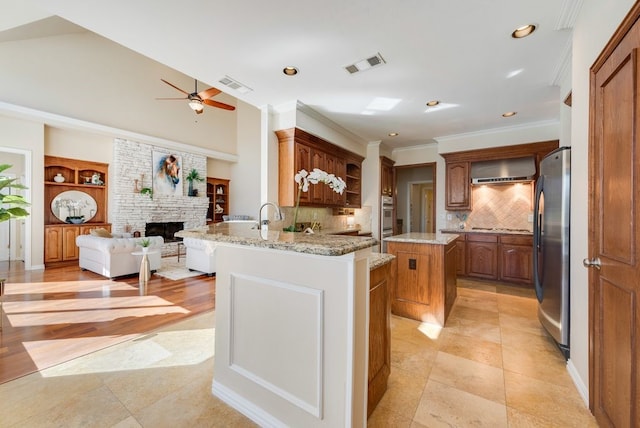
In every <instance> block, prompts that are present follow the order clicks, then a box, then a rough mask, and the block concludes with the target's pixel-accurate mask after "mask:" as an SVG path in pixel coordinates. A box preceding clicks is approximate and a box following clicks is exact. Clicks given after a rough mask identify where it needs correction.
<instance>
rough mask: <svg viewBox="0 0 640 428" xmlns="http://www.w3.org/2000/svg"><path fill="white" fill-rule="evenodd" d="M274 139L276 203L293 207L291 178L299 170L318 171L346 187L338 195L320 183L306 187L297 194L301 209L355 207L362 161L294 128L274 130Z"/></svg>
mask: <svg viewBox="0 0 640 428" xmlns="http://www.w3.org/2000/svg"><path fill="white" fill-rule="evenodd" d="M276 135H277V136H278V156H279V158H278V159H279V176H278V187H279V192H278V203H279V204H280V205H281V206H285V207H287V206H288V207H291V206H295V205H296V198H297V196H298V183H296V182H295V179H294V177H295V175H296V174H297V173H298V171H300V170H301V169H305V170H307V171H312V170H313V169H314V168H319V169H321V170H323V171H326V172H328V173H329V174H334V175H335V176H336V177H340V178H342V179H343V180H344V181H345V182H346V183H347V187H346V190H345V191H344V193H343V194H338V193H336V192H334V191H333V190H331V189H330V188H329V187H328V186H326V185H323V184H316V185H311V186H309V191H307V192H302V193H301V194H300V205H301V206H313V207H350V208H359V207H360V204H361V201H362V194H361V188H362V186H361V180H362V161H363V160H364V158H363V157H362V156H359V155H357V154H355V153H351V152H349V151H347V150H345V149H343V148H341V147H338V146H336V145H334V144H331V143H329V142H328V141H325V140H323V139H322V138H319V137H316V136H315V135H311V134H309V133H307V132H305V131H303V130H301V129H298V128H290V129H283V130H280V131H276Z"/></svg>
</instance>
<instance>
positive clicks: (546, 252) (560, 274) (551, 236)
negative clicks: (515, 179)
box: [533, 147, 571, 358]
mask: <svg viewBox="0 0 640 428" xmlns="http://www.w3.org/2000/svg"><path fill="white" fill-rule="evenodd" d="M570 190H571V149H570V147H560V148H558V149H556V150H554V151H553V152H551V153H549V154H548V155H547V156H545V157H544V159H542V161H541V162H540V175H539V178H538V181H537V183H536V190H535V202H534V216H533V219H534V220H533V278H534V284H535V288H536V296H537V297H538V302H539V304H538V319H539V320H540V322H541V323H542V325H543V326H544V328H545V329H546V330H547V331H548V332H549V334H550V335H551V336H552V337H553V338H554V340H555V341H556V343H557V344H558V347H559V348H560V350H561V351H562V353H563V354H564V356H565V358H569V292H570V287H569V213H570Z"/></svg>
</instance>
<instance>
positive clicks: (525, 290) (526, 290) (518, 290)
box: [496, 283, 536, 299]
mask: <svg viewBox="0 0 640 428" xmlns="http://www.w3.org/2000/svg"><path fill="white" fill-rule="evenodd" d="M496 294H497V295H498V296H501V295H509V296H518V297H526V298H529V299H535V298H536V290H535V288H534V287H533V286H532V285H516V284H504V283H496Z"/></svg>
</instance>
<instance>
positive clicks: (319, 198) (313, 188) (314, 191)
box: [309, 149, 332, 205]
mask: <svg viewBox="0 0 640 428" xmlns="http://www.w3.org/2000/svg"><path fill="white" fill-rule="evenodd" d="M314 168H318V169H321V170H323V171H325V172H326V166H325V153H324V152H322V151H320V150H316V149H311V169H310V170H309V171H312V170H313V169H314ZM325 187H327V185H326V184H324V183H318V184H312V185H310V186H309V201H310V202H311V203H312V204H316V205H323V204H326V199H325ZM326 190H329V191H332V190H331V189H326ZM329 196H331V195H329Z"/></svg>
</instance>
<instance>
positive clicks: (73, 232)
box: [62, 227, 80, 261]
mask: <svg viewBox="0 0 640 428" xmlns="http://www.w3.org/2000/svg"><path fill="white" fill-rule="evenodd" d="M79 233H80V228H79V227H65V228H63V230H62V236H63V239H62V241H63V242H62V260H65V261H66V260H77V259H78V257H79V256H80V251H79V250H78V246H77V245H76V238H77V237H78V234H79Z"/></svg>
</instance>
